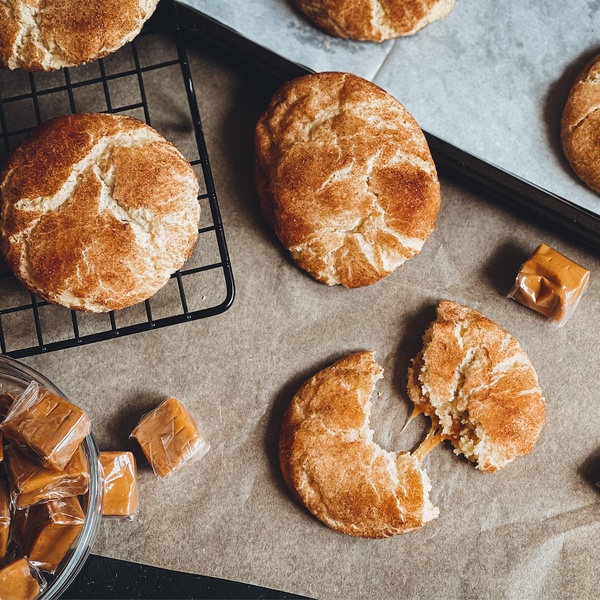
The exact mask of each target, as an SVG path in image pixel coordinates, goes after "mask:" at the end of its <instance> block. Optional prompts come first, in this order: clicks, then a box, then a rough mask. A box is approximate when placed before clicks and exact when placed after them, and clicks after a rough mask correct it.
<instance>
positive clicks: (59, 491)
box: [6, 445, 90, 508]
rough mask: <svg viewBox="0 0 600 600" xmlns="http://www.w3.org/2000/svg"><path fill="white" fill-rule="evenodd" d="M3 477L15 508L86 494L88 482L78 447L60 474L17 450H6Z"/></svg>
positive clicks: (84, 458) (12, 448)
mask: <svg viewBox="0 0 600 600" xmlns="http://www.w3.org/2000/svg"><path fill="white" fill-rule="evenodd" d="M6 474H7V475H8V481H9V483H10V492H11V497H12V499H13V502H14V503H15V506H16V507H17V508H25V507H27V506H31V505H32V504H37V503H38V502H46V501H48V500H58V499H59V498H66V497H68V496H79V495H80V494H85V493H86V492H87V490H88V485H89V481H90V471H89V468H88V464H87V460H86V457H85V453H84V452H83V448H82V447H81V446H79V447H78V448H77V450H75V454H74V455H73V458H72V459H71V460H70V461H69V462H68V463H67V466H66V467H65V468H64V469H63V470H62V471H57V470H56V469H47V468H46V467H42V466H41V465H39V464H38V463H37V462H36V461H35V460H33V459H31V458H29V457H28V456H26V455H25V454H23V453H22V452H21V451H20V450H19V449H18V448H17V447H16V446H13V445H10V446H7V447H6Z"/></svg>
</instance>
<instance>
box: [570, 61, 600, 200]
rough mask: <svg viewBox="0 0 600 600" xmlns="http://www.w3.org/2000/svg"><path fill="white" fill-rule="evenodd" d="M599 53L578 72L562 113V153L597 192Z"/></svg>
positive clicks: (599, 160) (599, 187)
mask: <svg viewBox="0 0 600 600" xmlns="http://www.w3.org/2000/svg"><path fill="white" fill-rule="evenodd" d="M598 108H600V54H599V55H597V56H596V57H595V58H594V59H593V60H591V61H590V62H589V63H588V64H587V65H586V67H585V69H583V71H582V72H581V73H580V74H579V76H578V77H577V79H576V80H575V83H574V84H573V87H572V88H571V91H570V93H569V97H568V99H567V103H566V104H565V108H564V111H563V114H562V120H561V126H560V137H561V142H562V147H563V152H564V153H565V156H566V157H567V159H568V161H569V163H570V165H571V168H572V169H573V171H575V174H576V175H577V176H578V177H579V178H580V179H582V180H583V181H584V182H585V183H587V185H589V186H590V187H591V188H592V189H593V190H594V191H596V192H599V193H600V111H599V110H598Z"/></svg>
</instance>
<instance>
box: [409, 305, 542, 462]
mask: <svg viewBox="0 0 600 600" xmlns="http://www.w3.org/2000/svg"><path fill="white" fill-rule="evenodd" d="M423 342H424V344H423V350H422V351H421V352H419V354H418V355H417V356H416V357H415V359H414V360H413V363H412V367H411V368H410V369H409V371H408V394H409V396H410V398H411V400H412V401H413V403H414V405H415V410H416V412H422V413H425V414H426V415H428V416H429V417H431V420H432V423H433V428H434V429H435V430H437V433H438V435H439V436H440V437H441V438H442V439H447V440H450V442H451V443H452V445H453V446H454V449H455V450H454V451H455V453H456V454H463V455H464V456H465V457H466V458H467V459H468V460H469V461H472V462H475V463H476V468H477V469H480V470H481V471H485V472H488V473H491V472H493V471H497V470H499V469H502V468H503V467H504V466H506V465H507V464H508V463H510V462H511V461H513V460H514V459H515V458H517V456H521V455H524V454H528V453H529V452H531V450H532V449H533V446H534V444H535V442H536V441H537V439H538V437H539V435H540V433H541V430H542V427H543V425H544V421H545V418H546V404H545V402H544V398H543V396H542V391H541V389H540V387H539V385H538V379H537V375H536V372H535V370H534V368H533V366H532V364H531V362H530V361H529V358H528V357H527V354H526V353H525V351H524V350H523V349H522V348H521V346H520V345H519V343H518V342H517V340H515V338H514V337H513V336H512V335H510V334H509V333H508V332H506V331H505V330H504V329H502V328H501V327H500V326H499V325H497V324H496V323H494V322H493V321H491V320H490V319H488V318H486V317H484V316H483V315H482V314H481V313H479V312H477V311H476V310H473V309H470V308H467V307H466V306H461V305H460V304H456V303H455V302H450V301H448V300H442V301H441V302H440V303H439V304H438V307H437V320H436V321H434V322H433V323H432V324H431V326H430V327H429V329H428V330H427V331H426V332H425V335H424V337H423Z"/></svg>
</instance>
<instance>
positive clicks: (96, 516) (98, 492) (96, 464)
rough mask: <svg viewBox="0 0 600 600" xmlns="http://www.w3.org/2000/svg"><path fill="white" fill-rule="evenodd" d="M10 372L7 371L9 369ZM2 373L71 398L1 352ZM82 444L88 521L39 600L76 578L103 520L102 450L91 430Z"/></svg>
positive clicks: (55, 594)
mask: <svg viewBox="0 0 600 600" xmlns="http://www.w3.org/2000/svg"><path fill="white" fill-rule="evenodd" d="M7 371H8V372H7ZM2 375H5V376H8V377H13V378H15V379H18V380H21V381H22V382H23V383H25V384H26V385H27V384H28V383H29V382H30V381H32V380H34V381H37V382H38V383H39V384H41V385H42V386H43V387H45V388H47V389H49V390H50V391H51V392H53V393H55V394H57V395H59V396H61V397H63V398H65V399H67V400H68V398H67V396H66V395H65V394H64V393H63V392H62V391H61V390H60V389H59V388H58V387H57V386H56V385H55V384H54V383H52V382H51V381H50V380H49V379H48V378H47V377H45V376H44V375H42V374H41V373H40V372H39V371H36V370H35V369H34V368H32V367H29V366H28V365H25V364H24V363H22V362H19V361H18V360H15V359H14V358H9V357H8V356H5V355H4V354H0V377H1V376H2ZM82 444H83V445H84V449H85V452H86V455H87V458H88V463H89V468H90V482H89V489H88V492H87V510H86V511H85V522H84V525H83V528H82V530H81V532H80V533H79V535H78V536H77V540H76V542H75V546H74V547H72V548H71V550H70V552H71V555H70V556H69V557H68V559H67V562H66V563H65V565H64V566H63V567H62V569H61V570H60V572H59V574H58V576H57V577H56V578H55V579H54V580H53V581H52V582H51V583H50V585H49V586H48V587H47V588H46V589H45V590H44V591H43V592H42V593H41V594H40V596H38V600H52V599H54V598H58V597H59V596H60V594H62V593H63V592H64V591H65V590H66V588H67V587H68V586H69V585H70V584H71V583H72V581H73V580H74V579H75V577H76V576H77V574H78V573H79V571H80V570H81V568H82V567H83V565H84V563H85V561H86V560H87V557H88V556H89V554H90V550H91V546H92V544H93V543H94V541H95V539H96V537H97V535H98V531H99V529H100V522H101V519H102V485H101V481H100V460H99V455H100V451H99V450H98V446H97V445H96V442H95V441H94V438H93V436H92V434H91V433H90V434H89V435H87V436H86V437H85V439H84V440H83V442H82Z"/></svg>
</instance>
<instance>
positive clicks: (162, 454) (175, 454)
mask: <svg viewBox="0 0 600 600" xmlns="http://www.w3.org/2000/svg"><path fill="white" fill-rule="evenodd" d="M131 437H132V438H134V439H136V440H137V441H138V442H139V444H140V446H141V447H142V450H143V452H144V455H145V456H146V458H147V459H148V462H149V463H150V465H151V466H152V469H153V470H154V473H155V474H156V475H157V476H158V477H161V478H162V477H166V476H167V475H170V474H171V473H172V472H173V471H174V470H175V469H177V468H179V467H181V466H182V465H184V464H185V463H187V462H189V461H191V460H196V459H199V458H201V457H202V456H204V455H205V454H206V453H207V452H208V450H209V449H210V445H209V443H208V442H207V441H206V439H205V438H204V436H203V435H202V434H201V433H200V430H199V429H198V425H196V422H195V421H194V419H193V418H192V416H191V415H190V414H189V413H188V411H187V410H186V409H185V407H184V406H183V404H181V402H179V400H177V398H167V399H166V400H164V401H163V402H161V404H159V405H158V407H157V408H155V409H154V410H153V411H152V412H150V413H148V414H147V415H145V416H144V417H142V420H141V421H140V422H139V423H138V426H137V427H136V428H135V429H134V430H133V432H132V433H131Z"/></svg>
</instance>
